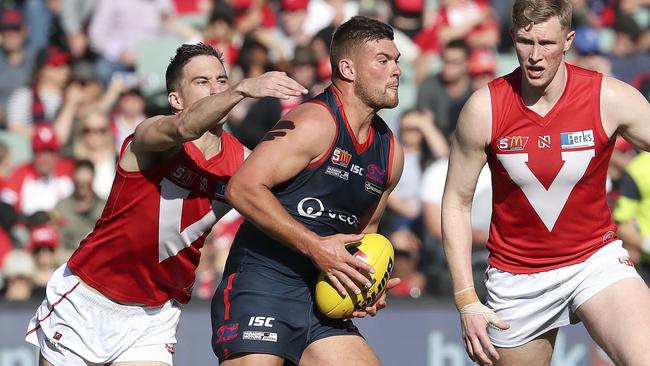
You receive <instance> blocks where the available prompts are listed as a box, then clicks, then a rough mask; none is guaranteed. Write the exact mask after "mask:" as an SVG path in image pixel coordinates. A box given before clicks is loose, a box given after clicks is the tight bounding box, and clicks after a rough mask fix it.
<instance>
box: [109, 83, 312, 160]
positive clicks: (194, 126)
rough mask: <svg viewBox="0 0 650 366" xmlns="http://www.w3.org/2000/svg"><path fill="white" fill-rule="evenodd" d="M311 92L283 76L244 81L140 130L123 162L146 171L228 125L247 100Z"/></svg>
mask: <svg viewBox="0 0 650 366" xmlns="http://www.w3.org/2000/svg"><path fill="white" fill-rule="evenodd" d="M306 92H307V91H306V90H305V89H304V87H302V86H301V85H300V84H298V83H297V82H296V81H294V80H293V79H291V78H289V77H288V76H286V74H284V73H281V72H268V73H265V74H263V75H261V76H259V77H256V78H252V79H244V80H242V81H241V82H239V83H238V84H236V85H235V86H233V87H231V88H229V89H227V90H225V91H224V92H221V93H218V94H213V95H210V96H208V97H205V98H203V99H200V100H199V101H197V102H195V103H193V104H192V105H190V106H189V107H187V108H186V109H185V110H183V111H182V112H180V113H178V114H175V115H171V116H155V117H151V118H148V119H146V120H144V121H143V122H142V123H140V124H139V125H138V127H136V130H135V134H134V137H133V142H132V143H131V144H130V146H129V148H128V149H127V150H126V151H125V156H124V157H123V158H122V160H121V161H120V164H121V165H122V167H123V168H125V169H127V170H131V171H132V170H144V169H146V167H147V166H148V165H149V164H151V161H155V160H156V158H160V157H165V156H168V155H169V153H170V151H175V149H176V148H177V147H179V146H181V145H182V144H183V143H184V142H187V141H192V140H196V139H198V138H199V137H201V136H202V135H203V134H204V133H205V132H207V131H208V130H210V129H212V128H215V127H218V126H220V125H222V124H223V123H224V117H225V116H226V115H227V114H228V112H230V110H231V109H232V108H233V107H234V106H235V105H236V104H237V103H239V102H240V101H241V100H242V99H244V98H246V97H253V98H261V97H276V98H288V97H290V96H297V95H300V94H301V93H306Z"/></svg>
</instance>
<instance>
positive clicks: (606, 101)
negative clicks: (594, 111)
mask: <svg viewBox="0 0 650 366" xmlns="http://www.w3.org/2000/svg"><path fill="white" fill-rule="evenodd" d="M600 100H601V105H600V110H601V116H602V120H603V127H604V128H605V132H607V134H608V136H612V135H613V134H614V133H615V132H617V133H620V134H621V135H622V136H623V137H624V138H625V139H626V140H627V141H629V142H630V143H632V144H633V145H635V146H637V147H639V148H641V149H643V150H645V151H650V124H649V123H648V116H650V104H649V103H648V101H647V100H646V99H645V98H644V97H643V95H642V94H641V93H640V92H639V91H638V90H636V89H635V88H634V87H632V86H631V85H629V84H626V83H624V82H622V81H620V80H616V79H614V78H611V77H604V78H603V83H602V86H601V97H600Z"/></svg>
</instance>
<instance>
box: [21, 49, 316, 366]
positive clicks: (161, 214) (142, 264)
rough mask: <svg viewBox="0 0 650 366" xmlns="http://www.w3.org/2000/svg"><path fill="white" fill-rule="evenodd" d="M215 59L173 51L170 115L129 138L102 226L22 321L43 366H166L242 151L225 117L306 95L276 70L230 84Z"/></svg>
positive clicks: (212, 54)
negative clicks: (247, 106) (267, 101)
mask: <svg viewBox="0 0 650 366" xmlns="http://www.w3.org/2000/svg"><path fill="white" fill-rule="evenodd" d="M221 57H222V56H221V53H220V52H218V51H216V50H215V49H213V48H212V47H211V46H208V45H204V44H196V45H183V46H181V47H179V48H178V49H177V51H176V55H175V57H174V58H173V59H172V60H171V62H170V64H169V66H168V68H167V72H166V75H165V77H166V83H167V91H168V100H169V103H170V105H171V107H172V108H173V109H174V111H175V113H174V114H173V115H169V116H155V117H151V118H148V119H146V120H145V121H143V122H142V123H141V124H140V125H138V127H137V128H136V131H135V133H134V134H133V135H132V136H129V137H128V138H127V139H126V140H125V142H124V144H123V146H122V149H121V151H120V156H119V165H118V171H117V174H116V176H115V180H114V182H113V187H112V190H111V193H110V195H109V197H108V200H107V203H106V207H105V209H104V212H103V214H102V216H101V218H100V219H99V220H98V221H97V224H96V226H95V229H94V230H93V232H91V233H90V234H89V235H88V236H87V237H86V238H85V239H84V240H83V241H82V242H81V245H80V246H79V248H78V249H77V250H76V251H75V252H74V254H73V255H72V257H71V258H70V260H69V261H68V263H67V264H65V265H63V266H62V267H61V268H59V269H58V270H57V271H56V272H55V273H54V275H53V276H52V278H51V280H50V282H49V283H48V287H47V295H46V299H45V300H44V301H43V304H42V305H41V307H39V309H38V310H37V312H36V315H35V317H34V318H33V319H32V321H31V323H30V325H29V330H28V333H27V337H26V339H27V340H28V341H29V342H31V343H34V344H36V345H38V346H39V347H40V348H41V361H40V362H41V365H86V364H87V363H92V364H111V365H172V353H173V345H174V344H175V343H176V338H175V334H176V326H177V324H178V318H179V315H180V309H179V305H178V303H187V302H188V301H189V299H190V295H191V291H192V286H193V284H194V279H195V272H194V271H195V269H196V266H197V265H198V263H199V257H200V248H201V247H202V245H203V241H204V240H205V237H206V235H207V233H208V232H209V231H210V229H211V228H212V226H213V225H214V224H215V223H216V222H217V220H219V219H220V218H221V217H222V216H223V215H224V214H225V213H226V212H228V211H229V210H230V206H228V204H227V203H226V202H225V200H224V193H225V189H226V185H227V183H228V181H229V179H230V177H231V176H232V175H233V173H234V172H235V170H237V168H238V167H239V166H240V165H241V164H242V162H243V160H244V158H245V155H246V154H247V152H246V151H245V148H244V147H243V145H242V144H241V143H239V142H238V141H237V140H236V139H235V138H234V137H232V136H231V135H229V134H228V133H227V132H225V131H223V129H222V123H223V120H224V117H225V116H226V114H227V113H228V112H229V111H230V110H231V108H232V107H233V106H235V105H236V104H237V103H238V102H240V101H241V100H243V99H244V98H246V97H253V98H261V97H276V98H285V99H286V98H290V97H295V96H299V95H301V94H304V93H306V92H307V90H305V88H304V87H302V86H301V85H300V84H298V83H297V82H296V81H294V80H293V79H291V78H289V77H288V76H286V75H285V74H284V73H281V72H269V73H266V74H263V75H261V76H259V77H256V78H251V79H244V80H242V81H241V82H239V83H238V84H236V85H234V86H232V87H230V88H229V87H228V77H227V75H226V71H225V69H224V66H223V60H222V58H221Z"/></svg>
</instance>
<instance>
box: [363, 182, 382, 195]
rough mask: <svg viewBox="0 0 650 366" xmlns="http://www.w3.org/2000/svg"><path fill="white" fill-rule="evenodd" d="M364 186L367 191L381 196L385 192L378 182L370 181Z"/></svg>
mask: <svg viewBox="0 0 650 366" xmlns="http://www.w3.org/2000/svg"><path fill="white" fill-rule="evenodd" d="M364 188H365V189H366V192H368V193H372V194H374V195H376V196H381V194H382V193H384V190H383V189H381V187H379V186H378V185H376V184H373V183H370V182H366V184H365V185H364Z"/></svg>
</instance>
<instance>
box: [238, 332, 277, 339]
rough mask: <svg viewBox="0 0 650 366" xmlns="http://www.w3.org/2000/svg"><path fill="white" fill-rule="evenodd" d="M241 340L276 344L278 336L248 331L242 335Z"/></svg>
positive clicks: (270, 333)
mask: <svg viewBox="0 0 650 366" xmlns="http://www.w3.org/2000/svg"><path fill="white" fill-rule="evenodd" d="M242 339H245V340H250V341H266V342H277V341H278V334H277V333H272V332H258V331H252V330H248V331H245V332H244V333H242Z"/></svg>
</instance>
